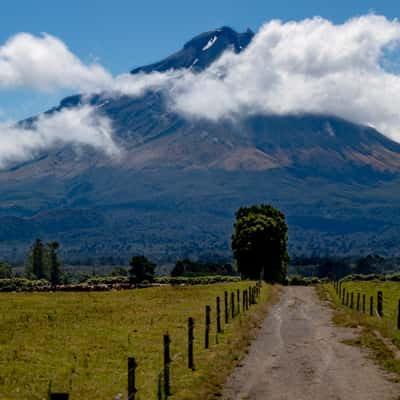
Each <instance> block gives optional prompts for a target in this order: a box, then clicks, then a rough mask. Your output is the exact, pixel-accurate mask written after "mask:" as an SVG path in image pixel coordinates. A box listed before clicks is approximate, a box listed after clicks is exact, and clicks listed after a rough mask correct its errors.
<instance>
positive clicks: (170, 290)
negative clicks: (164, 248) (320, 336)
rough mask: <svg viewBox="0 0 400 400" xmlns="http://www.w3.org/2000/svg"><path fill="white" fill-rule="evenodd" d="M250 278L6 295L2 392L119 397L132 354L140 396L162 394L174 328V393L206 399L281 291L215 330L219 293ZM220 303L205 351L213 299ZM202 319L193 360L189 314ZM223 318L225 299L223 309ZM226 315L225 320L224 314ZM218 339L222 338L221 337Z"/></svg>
mask: <svg viewBox="0 0 400 400" xmlns="http://www.w3.org/2000/svg"><path fill="white" fill-rule="evenodd" d="M249 285H250V283H249V282H237V283H223V284H215V285H199V286H178V287H171V286H166V287H158V288H149V289H143V290H140V289H139V290H126V291H110V292H92V293H65V292H63V293H61V292H59V293H4V294H1V293H0V399H2V400H8V399H10V400H11V399H12V400H14V399H15V400H17V399H18V400H24V399H30V400H36V399H37V400H39V399H45V398H46V394H47V391H48V388H49V382H51V386H52V389H53V391H66V392H69V393H70V398H71V400H75V399H110V400H111V399H115V398H118V394H122V397H120V398H121V399H126V392H127V357H128V356H134V357H135V358H136V360H137V363H138V365H139V366H138V369H137V387H138V390H139V391H138V396H137V398H138V399H141V400H151V399H155V398H157V382H158V375H159V373H160V372H161V369H162V355H163V352H162V343H163V334H164V333H166V332H167V331H168V333H169V334H170V337H171V340H172V343H171V356H172V359H173V362H172V365H171V386H172V392H173V396H172V398H173V399H206V398H208V396H209V395H210V393H213V392H215V391H218V385H220V384H221V383H222V382H223V380H224V378H225V376H226V375H227V374H228V373H229V371H230V370H231V368H232V367H233V366H234V364H235V361H236V360H237V359H239V358H240V357H241V356H242V355H243V350H244V348H245V347H246V345H247V344H248V342H249V340H250V338H251V337H252V333H253V332H254V329H253V328H254V327H255V326H256V325H257V323H258V321H259V320H260V319H261V318H262V317H263V316H264V315H265V313H266V307H267V303H268V302H267V300H268V299H270V298H271V296H272V295H273V293H274V291H275V289H274V288H271V287H270V286H267V285H264V286H263V289H262V291H261V299H260V301H259V304H258V305H256V306H253V307H251V308H250V311H249V312H247V313H246V314H243V313H241V314H240V317H237V318H235V319H234V320H233V321H231V322H230V323H229V324H228V325H227V326H225V324H224V323H223V329H224V333H223V334H222V335H219V337H218V338H217V335H216V324H215V299H216V296H220V298H221V303H222V305H223V296H224V291H225V290H227V291H228V292H229V293H231V292H232V291H234V290H235V291H236V289H239V288H240V289H245V288H247V287H248V286H249ZM207 304H208V305H210V306H211V307H212V325H211V348H210V350H205V349H204V325H205V322H204V319H205V317H204V315H205V306H206V305H207ZM188 317H193V318H194V320H195V344H194V348H195V356H194V357H195V365H196V370H195V371H194V372H192V371H190V370H189V369H188V368H187V367H186V366H187V319H188ZM222 317H223V307H222ZM222 319H223V318H222ZM217 341H218V344H216V342H217Z"/></svg>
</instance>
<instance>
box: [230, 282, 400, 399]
mask: <svg viewBox="0 0 400 400" xmlns="http://www.w3.org/2000/svg"><path fill="white" fill-rule="evenodd" d="M331 317H332V311H331V309H330V308H329V306H328V305H326V304H324V303H323V302H322V301H321V300H320V299H319V298H318V296H317V295H316V292H315V289H314V288H312V287H294V286H292V287H286V288H284V290H283V292H282V297H281V300H280V302H279V303H278V304H276V305H275V306H274V307H273V308H272V309H271V311H270V313H269V315H268V317H267V319H266V320H265V321H264V323H263V325H262V327H261V329H260V331H259V333H258V336H257V339H256V340H255V341H254V342H253V344H252V345H251V347H250V350H249V353H248V355H247V356H246V357H245V359H244V360H242V362H241V364H240V365H239V366H238V368H236V370H235V371H234V373H233V374H232V375H231V376H230V378H229V379H228V381H227V384H226V385H225V388H224V391H223V398H224V399H226V400H228V399H229V400H239V399H240V400H244V399H257V400H263V399H265V400H278V399H279V400H331V399H335V400H345V399H346V400H399V399H400V384H398V383H393V382H391V381H389V379H388V378H389V376H388V375H387V374H386V373H385V372H384V371H382V370H381V369H380V368H379V367H378V366H376V365H375V364H374V363H373V362H372V361H371V360H369V359H368V358H367V352H366V351H365V350H363V349H360V348H358V347H354V346H349V345H345V344H343V343H342V341H343V340H345V339H351V338H354V337H355V335H356V331H355V330H354V329H350V328H342V327H337V326H334V325H333V324H332V322H331Z"/></svg>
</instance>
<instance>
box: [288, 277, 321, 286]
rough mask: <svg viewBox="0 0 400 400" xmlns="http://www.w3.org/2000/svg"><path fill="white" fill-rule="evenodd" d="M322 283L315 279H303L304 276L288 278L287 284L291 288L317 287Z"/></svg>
mask: <svg viewBox="0 0 400 400" xmlns="http://www.w3.org/2000/svg"><path fill="white" fill-rule="evenodd" d="M322 282H323V280H321V279H320V278H317V277H304V276H299V275H294V276H290V277H289V278H288V284H289V285H291V286H310V285H318V284H320V283H322Z"/></svg>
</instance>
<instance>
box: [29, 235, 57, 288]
mask: <svg viewBox="0 0 400 400" xmlns="http://www.w3.org/2000/svg"><path fill="white" fill-rule="evenodd" d="M59 247H60V245H59V244H58V242H49V243H47V244H45V243H43V242H42V240H40V239H36V240H35V242H34V243H33V245H32V247H31V250H30V253H29V254H28V259H27V262H26V265H25V276H26V277H27V278H29V279H37V280H41V279H47V280H49V281H50V282H51V284H52V285H58V284H60V283H61V282H62V281H63V273H62V271H61V263H60V261H59V259H58V254H57V252H58V249H59Z"/></svg>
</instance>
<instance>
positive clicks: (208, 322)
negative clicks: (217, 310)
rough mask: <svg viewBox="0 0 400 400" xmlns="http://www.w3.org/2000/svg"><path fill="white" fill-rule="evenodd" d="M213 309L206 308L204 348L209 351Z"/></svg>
mask: <svg viewBox="0 0 400 400" xmlns="http://www.w3.org/2000/svg"><path fill="white" fill-rule="evenodd" d="M210 314H211V307H210V306H206V330H205V341H204V347H205V348H206V349H208V348H209V347H210V325H211V315H210Z"/></svg>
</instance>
